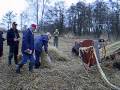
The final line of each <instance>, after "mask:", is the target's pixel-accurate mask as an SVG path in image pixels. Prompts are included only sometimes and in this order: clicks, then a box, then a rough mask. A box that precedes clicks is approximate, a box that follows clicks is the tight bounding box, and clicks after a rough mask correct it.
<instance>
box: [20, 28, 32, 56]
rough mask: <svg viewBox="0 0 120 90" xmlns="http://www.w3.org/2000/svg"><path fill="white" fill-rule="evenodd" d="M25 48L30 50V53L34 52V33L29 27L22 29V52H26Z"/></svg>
mask: <svg viewBox="0 0 120 90" xmlns="http://www.w3.org/2000/svg"><path fill="white" fill-rule="evenodd" d="M27 49H30V50H32V53H33V52H34V34H33V33H32V31H31V30H30V29H29V28H28V29H27V30H25V31H23V38H22V53H24V54H26V53H25V50H27Z"/></svg>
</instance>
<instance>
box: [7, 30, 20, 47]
mask: <svg viewBox="0 0 120 90" xmlns="http://www.w3.org/2000/svg"><path fill="white" fill-rule="evenodd" d="M14 38H17V39H18V38H20V35H19V33H18V30H17V29H16V30H13V29H12V28H11V29H10V30H8V32H7V44H8V45H16V44H19V41H14Z"/></svg>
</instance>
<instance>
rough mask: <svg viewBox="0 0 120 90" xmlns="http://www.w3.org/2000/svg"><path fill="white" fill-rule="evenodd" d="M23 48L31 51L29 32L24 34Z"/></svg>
mask: <svg viewBox="0 0 120 90" xmlns="http://www.w3.org/2000/svg"><path fill="white" fill-rule="evenodd" d="M22 46H23V47H24V50H27V49H29V32H28V31H24V32H23V38H22Z"/></svg>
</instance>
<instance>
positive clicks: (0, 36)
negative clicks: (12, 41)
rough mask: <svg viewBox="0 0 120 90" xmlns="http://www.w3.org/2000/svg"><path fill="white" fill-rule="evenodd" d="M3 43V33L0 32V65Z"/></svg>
mask: <svg viewBox="0 0 120 90" xmlns="http://www.w3.org/2000/svg"><path fill="white" fill-rule="evenodd" d="M3 41H5V39H4V38H3V31H2V30H0V63H1V60H2V56H3Z"/></svg>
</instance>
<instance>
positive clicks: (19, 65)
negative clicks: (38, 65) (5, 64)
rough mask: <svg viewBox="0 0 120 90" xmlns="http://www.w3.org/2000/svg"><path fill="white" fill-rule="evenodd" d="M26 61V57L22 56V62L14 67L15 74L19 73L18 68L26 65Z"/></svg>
mask: <svg viewBox="0 0 120 90" xmlns="http://www.w3.org/2000/svg"><path fill="white" fill-rule="evenodd" d="M28 59H29V57H28V55H25V54H23V56H22V61H21V62H20V64H18V65H17V67H16V73H20V68H22V66H23V65H24V64H26V63H27V60H28Z"/></svg>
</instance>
